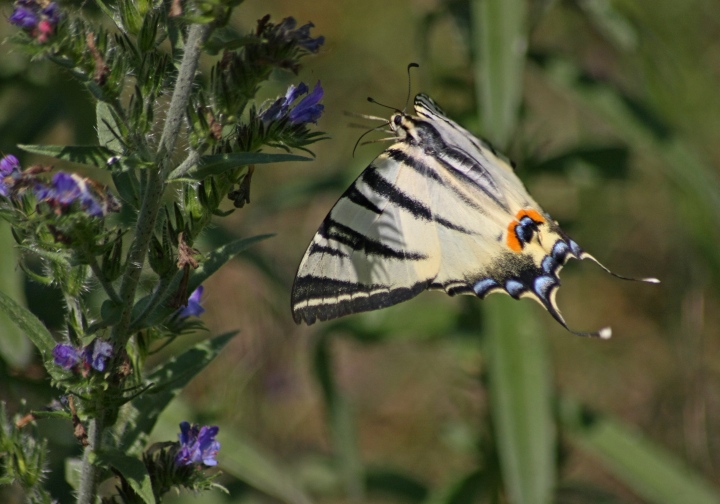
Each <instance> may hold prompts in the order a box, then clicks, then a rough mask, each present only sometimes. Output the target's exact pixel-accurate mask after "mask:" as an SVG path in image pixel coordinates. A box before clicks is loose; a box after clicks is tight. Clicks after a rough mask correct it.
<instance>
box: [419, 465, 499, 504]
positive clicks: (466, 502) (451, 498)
mask: <svg viewBox="0 0 720 504" xmlns="http://www.w3.org/2000/svg"><path fill="white" fill-rule="evenodd" d="M485 487H486V484H485V474H484V473H483V472H481V471H472V472H471V473H468V474H464V475H462V476H461V477H460V479H458V480H456V481H453V482H451V483H450V484H449V485H446V486H441V487H439V488H436V489H435V490H434V491H433V492H432V494H431V495H430V496H429V497H428V498H427V499H426V500H425V501H423V504H475V503H476V502H486V501H488V500H487V499H486V498H485V497H487V496H486V495H484V492H483V490H485ZM489 502H492V501H489Z"/></svg>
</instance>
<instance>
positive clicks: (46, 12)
mask: <svg viewBox="0 0 720 504" xmlns="http://www.w3.org/2000/svg"><path fill="white" fill-rule="evenodd" d="M40 12H41V13H42V15H43V16H45V18H46V19H47V20H48V21H49V22H50V24H52V25H53V26H57V24H58V22H59V21H60V6H59V5H58V4H56V3H55V2H50V3H49V4H48V5H47V7H45V8H44V9H43V10H41V11H40Z"/></svg>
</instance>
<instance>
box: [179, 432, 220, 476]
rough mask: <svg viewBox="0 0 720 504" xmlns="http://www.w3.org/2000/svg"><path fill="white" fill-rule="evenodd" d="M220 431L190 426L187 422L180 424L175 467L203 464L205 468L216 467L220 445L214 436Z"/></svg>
mask: <svg viewBox="0 0 720 504" xmlns="http://www.w3.org/2000/svg"><path fill="white" fill-rule="evenodd" d="M219 430H220V429H219V428H218V427H217V426H203V427H199V426H198V425H190V423H188V422H181V423H180V434H178V439H179V440H180V450H179V451H178V452H177V455H175V465H177V466H187V465H195V464H200V463H203V464H205V465H206V466H215V465H217V460H215V457H217V454H218V451H219V450H220V443H219V442H217V441H216V440H215V436H217V433H218V431H219Z"/></svg>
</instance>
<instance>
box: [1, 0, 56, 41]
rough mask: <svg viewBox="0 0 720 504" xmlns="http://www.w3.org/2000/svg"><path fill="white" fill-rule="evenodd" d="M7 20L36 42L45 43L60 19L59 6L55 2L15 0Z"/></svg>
mask: <svg viewBox="0 0 720 504" xmlns="http://www.w3.org/2000/svg"><path fill="white" fill-rule="evenodd" d="M9 21H10V23H12V24H14V25H15V26H17V27H19V28H22V29H23V30H25V32H26V33H28V34H29V35H30V36H31V37H32V38H34V39H36V40H37V41H38V42H40V43H45V42H47V41H48V40H49V39H50V37H51V36H52V35H53V33H54V32H55V27H56V26H57V24H58V22H59V21H60V7H58V4H56V3H55V2H50V3H47V2H44V3H43V2H36V1H35V0H17V1H16V2H15V5H14V10H13V12H12V14H11V15H10V18H9Z"/></svg>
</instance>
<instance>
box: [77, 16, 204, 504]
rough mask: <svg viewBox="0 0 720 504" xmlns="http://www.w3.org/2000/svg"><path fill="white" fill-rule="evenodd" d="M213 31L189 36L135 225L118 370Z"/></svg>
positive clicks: (99, 422) (88, 481) (93, 476)
mask: <svg viewBox="0 0 720 504" xmlns="http://www.w3.org/2000/svg"><path fill="white" fill-rule="evenodd" d="M211 29H212V26H211V25H208V24H202V25H200V24H194V25H192V26H191V27H190V30H189V32H188V38H187V42H186V43H185V53H184V54H183V59H182V63H181V65H180V70H179V72H178V77H177V81H176V82H175V89H174V91H173V95H172V99H171V100H170V107H169V109H168V113H167V116H166V118H165V126H164V128H163V133H162V136H161V138H160V145H159V147H158V151H157V154H156V157H155V168H154V169H150V170H149V173H148V178H147V183H146V185H145V194H144V196H143V202H142V206H141V208H140V214H139V215H138V220H137V224H136V226H135V239H134V240H133V242H132V244H131V246H130V250H129V252H128V256H127V266H126V269H125V273H124V275H123V279H122V284H121V286H120V294H119V296H120V301H121V302H122V312H121V315H120V319H119V320H118V322H117V324H115V326H113V328H112V331H111V342H112V344H113V355H114V356H115V357H114V362H113V363H112V366H111V367H110V369H115V367H116V366H117V364H118V362H119V356H120V355H121V353H122V352H121V350H122V349H124V348H125V345H126V344H127V341H128V339H129V338H130V335H131V334H130V332H129V330H128V329H129V327H130V318H131V315H132V308H133V304H134V301H135V293H136V291H137V286H138V281H139V280H140V273H141V272H142V268H143V264H144V263H145V258H146V256H147V251H148V246H149V244H150V240H151V238H152V235H153V231H154V229H155V222H156V221H157V216H158V212H159V211H160V208H161V206H162V196H163V192H164V191H165V182H166V179H167V174H168V172H169V171H170V163H171V160H172V153H173V150H174V149H175V145H176V143H177V137H178V134H179V133H180V126H181V125H182V121H183V118H184V117H185V110H186V109H187V105H188V102H189V100H190V92H191V90H192V84H193V80H194V79H195V71H196V70H197V67H198V62H199V60H200V54H201V51H202V45H203V43H204V42H205V40H206V39H207V37H208V35H209V34H210V30H211ZM108 392H110V393H111V394H112V391H110V390H108V391H107V392H106V393H105V394H104V395H108V394H107V393H108ZM103 399H104V398H103V397H102V396H101V397H99V398H98V399H97V405H96V406H98V408H96V411H103V410H104V409H105V408H108V407H113V405H106V404H103V402H104V401H103ZM101 417H102V414H100V415H99V416H98V417H97V418H93V419H91V420H90V422H89V443H88V446H87V447H86V448H85V453H84V455H83V463H82V478H81V484H80V489H79V492H78V503H79V504H93V503H94V502H95V500H96V493H97V484H98V481H97V480H98V474H97V469H96V467H95V465H94V464H93V463H92V459H93V454H94V453H96V452H97V451H99V450H100V449H102V436H103V430H104V428H105V427H106V425H105V422H104V421H103V419H102V418H101Z"/></svg>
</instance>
